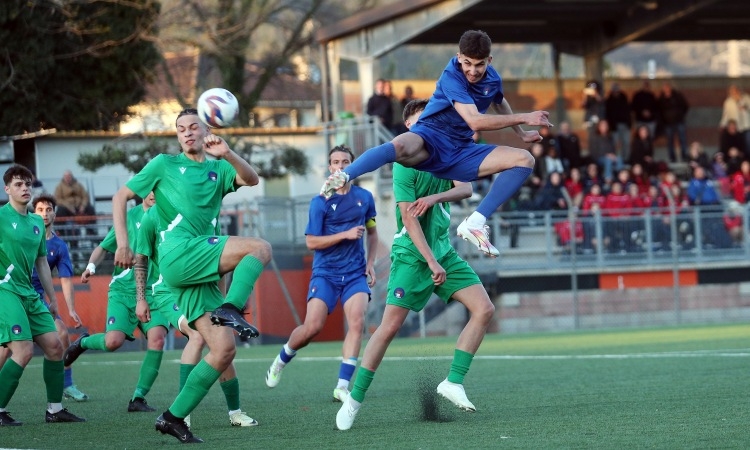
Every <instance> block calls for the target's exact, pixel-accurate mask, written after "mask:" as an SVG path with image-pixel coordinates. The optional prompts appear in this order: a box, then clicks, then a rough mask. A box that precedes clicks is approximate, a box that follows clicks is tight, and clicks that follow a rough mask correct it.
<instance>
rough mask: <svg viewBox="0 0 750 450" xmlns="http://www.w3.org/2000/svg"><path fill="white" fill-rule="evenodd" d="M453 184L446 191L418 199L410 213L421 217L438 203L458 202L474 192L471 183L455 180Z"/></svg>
mask: <svg viewBox="0 0 750 450" xmlns="http://www.w3.org/2000/svg"><path fill="white" fill-rule="evenodd" d="M453 184H454V187H452V188H451V189H448V190H447V191H445V192H440V193H438V194H433V195H428V196H427V197H422V198H418V199H416V200H415V201H414V202H413V203H412V204H411V205H410V206H409V207H408V209H407V210H408V213H409V214H411V215H412V216H414V217H420V216H422V215H423V214H424V213H426V212H427V210H428V209H430V208H431V207H432V206H433V205H435V204H436V203H441V202H457V201H459V200H463V199H465V198H469V197H471V194H473V193H474V188H473V186H472V185H471V183H464V182H462V181H454V182H453Z"/></svg>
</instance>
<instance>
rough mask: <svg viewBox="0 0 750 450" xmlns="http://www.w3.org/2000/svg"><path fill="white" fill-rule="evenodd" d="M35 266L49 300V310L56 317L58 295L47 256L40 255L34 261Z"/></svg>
mask: <svg viewBox="0 0 750 450" xmlns="http://www.w3.org/2000/svg"><path fill="white" fill-rule="evenodd" d="M34 267H35V268H36V273H37V275H39V282H41V283H42V287H43V288H44V294H45V295H46V296H47V299H48V300H49V302H48V303H49V312H50V313H51V314H52V317H55V316H57V296H56V295H55V287H54V286H53V285H52V271H51V270H50V268H49V263H48V262H47V256H46V255H43V256H40V257H38V258H37V259H36V260H35V261H34Z"/></svg>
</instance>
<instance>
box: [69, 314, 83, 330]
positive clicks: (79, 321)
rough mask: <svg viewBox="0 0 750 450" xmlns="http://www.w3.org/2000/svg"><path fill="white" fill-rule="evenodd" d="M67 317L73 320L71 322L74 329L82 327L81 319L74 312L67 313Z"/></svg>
mask: <svg viewBox="0 0 750 450" xmlns="http://www.w3.org/2000/svg"><path fill="white" fill-rule="evenodd" d="M68 315H69V316H70V318H71V319H73V322H75V323H76V328H81V326H83V322H81V318H80V317H78V313H77V312H75V310H73V311H68Z"/></svg>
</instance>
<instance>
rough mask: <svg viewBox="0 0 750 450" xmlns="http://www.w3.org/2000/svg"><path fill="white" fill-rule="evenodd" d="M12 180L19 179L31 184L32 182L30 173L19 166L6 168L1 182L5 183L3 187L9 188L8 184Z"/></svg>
mask: <svg viewBox="0 0 750 450" xmlns="http://www.w3.org/2000/svg"><path fill="white" fill-rule="evenodd" d="M13 178H20V179H22V180H24V181H28V182H29V183H31V180H33V176H32V175H31V171H30V170H29V169H27V168H26V167H25V166H22V165H20V164H13V165H12V166H10V167H8V170H6V171H5V174H4V175H3V181H4V182H5V185H6V186H10V182H11V181H12V180H13Z"/></svg>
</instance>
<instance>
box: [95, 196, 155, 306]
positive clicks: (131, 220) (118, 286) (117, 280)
mask: <svg viewBox="0 0 750 450" xmlns="http://www.w3.org/2000/svg"><path fill="white" fill-rule="evenodd" d="M151 209H153V207H152V208H151ZM145 214H146V211H144V210H143V205H137V206H135V207H134V208H131V209H130V211H128V214H127V216H126V219H125V220H126V223H127V226H128V238H129V240H130V249H131V250H133V251H136V248H137V247H138V237H139V236H138V229H139V228H140V227H141V219H142V218H143V216H144V215H145ZM99 245H100V246H101V247H102V248H103V249H104V250H106V251H108V252H110V253H115V252H116V251H117V238H116V237H115V229H114V227H113V228H112V229H110V230H109V233H107V236H106V237H105V238H104V240H103V241H102V243H101V244H99ZM155 274H156V270H154V269H153V267H151V265H149V269H148V281H149V284H151V283H153V282H155V281H156V278H158V275H155ZM109 292H110V294H122V295H124V296H126V297H127V298H132V299H133V304H135V275H134V273H133V269H122V268H120V267H117V266H115V269H114V271H113V272H112V281H110V283H109ZM146 294H147V295H149V296H150V294H151V293H150V292H146Z"/></svg>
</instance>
